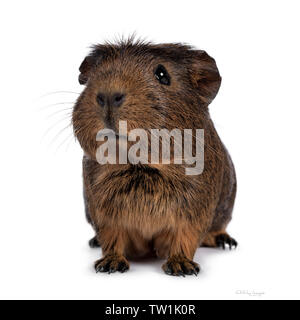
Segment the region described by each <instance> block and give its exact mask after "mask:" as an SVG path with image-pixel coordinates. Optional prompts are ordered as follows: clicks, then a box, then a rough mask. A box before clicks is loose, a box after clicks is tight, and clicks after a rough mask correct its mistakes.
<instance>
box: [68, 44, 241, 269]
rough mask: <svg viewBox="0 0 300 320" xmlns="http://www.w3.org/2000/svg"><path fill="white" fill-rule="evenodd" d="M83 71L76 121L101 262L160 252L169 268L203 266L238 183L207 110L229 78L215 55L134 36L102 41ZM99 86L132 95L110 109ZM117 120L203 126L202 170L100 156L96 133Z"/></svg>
mask: <svg viewBox="0 0 300 320" xmlns="http://www.w3.org/2000/svg"><path fill="white" fill-rule="evenodd" d="M159 64H162V65H164V67H165V68H166V69H167V70H168V72H169V74H170V76H171V85H170V86H164V85H162V84H160V83H159V82H158V81H157V79H156V78H155V77H154V70H155V68H156V67H157V65H159ZM80 71H81V74H80V76H79V81H80V83H82V84H86V88H85V90H84V91H83V93H82V94H81V96H80V97H79V99H78V101H77V103H76V105H75V108H74V112H73V127H74V132H75V136H76V137H77V139H78V141H79V142H80V144H81V147H82V148H83V150H84V153H85V156H84V160H83V177H84V194H85V200H86V211H87V216H88V219H89V221H90V222H91V223H92V225H93V226H94V229H95V231H96V234H97V240H98V243H99V244H100V245H101V247H102V249H103V254H104V258H103V259H101V260H99V261H98V262H96V270H97V271H101V272H114V271H121V272H123V271H126V270H127V267H129V265H128V262H127V260H126V259H125V257H126V258H130V257H142V256H146V255H148V254H149V253H151V252H154V253H155V254H156V255H157V256H159V257H163V258H166V259H168V261H167V263H166V264H165V265H164V267H163V269H164V270H165V272H166V273H168V274H175V275H183V274H197V273H198V272H199V267H198V266H197V264H196V263H194V262H193V261H192V259H193V257H194V254H195V251H196V249H197V247H198V246H199V245H201V244H203V245H206V246H212V247H215V246H217V245H223V244H224V243H228V241H229V240H228V238H226V239H225V238H224V243H223V244H222V243H221V242H220V241H222V239H221V238H220V237H219V238H218V239H219V240H218V241H217V240H216V239H217V237H218V236H219V235H220V234H221V235H222V234H226V233H225V229H226V226H227V224H228V223H229V221H230V220H231V213H232V209H233V204H234V199H235V193H236V178H235V172H234V167H233V164H232V161H231V159H230V156H229V154H228V152H227V150H226V149H225V147H224V145H223V144H222V142H221V140H220V138H219V136H218V134H217V132H216V130H215V128H214V125H213V123H212V121H211V119H210V116H209V112H208V104H209V103H210V102H211V101H212V100H213V99H214V97H215V96H216V94H217V92H218V89H219V86H220V83H221V77H220V75H219V72H218V69H217V66H216V64H215V61H214V60H213V59H212V58H211V57H210V56H208V55H207V54H206V53H205V52H204V51H201V50H194V49H193V48H191V47H189V46H185V45H181V44H163V45H155V44H147V43H142V42H135V43H134V42H133V41H131V40H130V41H125V42H121V43H117V44H104V45H97V46H95V47H94V48H93V50H92V52H91V54H90V55H89V56H88V57H87V58H86V59H85V60H84V62H83V63H82V65H81V67H80ZM99 92H105V93H114V92H121V93H123V94H125V95H126V100H125V102H124V103H123V105H122V106H121V107H120V108H118V109H114V110H111V111H110V114H109V119H108V114H107V113H106V112H105V111H104V109H103V108H102V109H101V107H99V105H98V103H97V101H96V97H97V95H98V93H99ZM119 120H127V123H128V130H132V129H134V128H143V129H151V128H155V129H156V128H157V129H160V128H166V129H168V130H172V129H174V128H179V129H184V128H188V129H197V128H199V129H204V132H205V145H204V148H205V166H204V171H203V173H202V174H201V175H197V176H187V175H185V170H184V168H185V167H184V165H175V164H170V165H163V164H158V165H151V164H149V165H142V164H138V165H131V164H128V165H127V164H126V165H121V164H118V165H110V164H107V165H100V164H98V162H97V161H96V158H95V156H96V150H97V147H98V146H99V142H97V141H96V134H97V132H98V131H99V130H101V129H103V128H105V127H110V128H112V129H115V130H118V121H119ZM228 237H229V236H228ZM229 238H230V237H229ZM230 239H231V238H230ZM232 240H233V239H232ZM228 244H229V243H228Z"/></svg>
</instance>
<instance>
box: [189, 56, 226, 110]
mask: <svg viewBox="0 0 300 320" xmlns="http://www.w3.org/2000/svg"><path fill="white" fill-rule="evenodd" d="M193 61H194V62H193V66H192V81H193V83H194V85H195V86H196V88H197V89H198V92H199V93H200V96H201V99H202V101H203V103H204V104H205V105H209V104H210V103H211V102H212V101H213V99H214V98H215V96H216V95H217V93H218V91H219V88H220V85H221V80H222V79H221V76H220V74H219V70H218V68H217V65H216V62H215V60H214V59H213V58H212V57H210V56H209V55H208V54H207V53H206V52H205V51H202V50H195V51H193Z"/></svg>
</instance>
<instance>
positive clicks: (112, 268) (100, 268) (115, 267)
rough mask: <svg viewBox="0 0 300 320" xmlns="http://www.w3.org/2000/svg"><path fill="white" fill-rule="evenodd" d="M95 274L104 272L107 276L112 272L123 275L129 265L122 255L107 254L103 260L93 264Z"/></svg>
mask: <svg viewBox="0 0 300 320" xmlns="http://www.w3.org/2000/svg"><path fill="white" fill-rule="evenodd" d="M95 270H96V272H97V273H98V272H106V273H108V274H110V273H114V272H117V271H119V272H121V273H124V272H126V271H128V270H129V263H128V261H127V260H126V258H125V257H124V256H122V255H117V254H107V255H106V256H105V257H104V258H102V259H100V260H98V261H96V262H95Z"/></svg>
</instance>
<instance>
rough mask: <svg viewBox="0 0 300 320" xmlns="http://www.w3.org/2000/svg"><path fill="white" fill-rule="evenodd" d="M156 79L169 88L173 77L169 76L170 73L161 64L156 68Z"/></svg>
mask: <svg viewBox="0 0 300 320" xmlns="http://www.w3.org/2000/svg"><path fill="white" fill-rule="evenodd" d="M154 74H155V77H156V79H157V80H158V81H159V82H160V83H161V84H164V85H166V86H169V85H170V84H171V77H170V75H169V74H168V71H167V70H166V68H165V67H164V66H162V65H161V64H160V65H159V66H158V67H157V68H156V70H155V73H154Z"/></svg>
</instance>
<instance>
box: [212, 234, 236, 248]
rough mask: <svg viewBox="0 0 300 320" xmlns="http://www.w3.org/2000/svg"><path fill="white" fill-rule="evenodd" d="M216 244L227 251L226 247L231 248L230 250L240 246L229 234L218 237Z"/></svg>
mask: <svg viewBox="0 0 300 320" xmlns="http://www.w3.org/2000/svg"><path fill="white" fill-rule="evenodd" d="M216 244H217V247H221V248H223V250H225V249H226V245H227V246H228V247H229V249H230V250H231V249H232V248H236V247H237V246H238V243H237V241H236V240H235V239H234V238H231V237H230V235H229V234H227V233H221V234H219V235H218V236H216Z"/></svg>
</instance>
